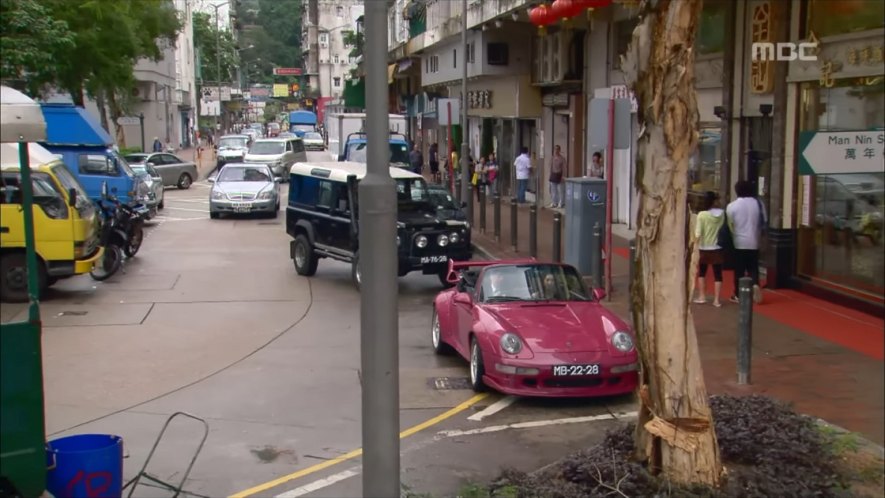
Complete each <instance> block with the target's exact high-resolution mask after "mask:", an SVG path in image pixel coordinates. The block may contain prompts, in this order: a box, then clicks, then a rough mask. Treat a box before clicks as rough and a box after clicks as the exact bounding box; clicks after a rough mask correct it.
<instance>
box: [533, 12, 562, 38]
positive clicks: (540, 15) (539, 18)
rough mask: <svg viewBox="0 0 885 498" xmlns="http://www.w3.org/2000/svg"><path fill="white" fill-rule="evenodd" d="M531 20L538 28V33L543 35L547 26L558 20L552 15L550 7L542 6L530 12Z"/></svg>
mask: <svg viewBox="0 0 885 498" xmlns="http://www.w3.org/2000/svg"><path fill="white" fill-rule="evenodd" d="M529 20H530V21H531V22H532V24H534V25H535V26H537V27H538V31H539V32H540V33H541V34H542V35H543V34H544V32H545V30H546V28H547V26H549V25H551V24H553V23H555V22H556V18H555V17H553V16H552V15H551V13H550V7H548V6H546V5H540V6H538V7H535V8H534V9H532V10H531V11H529Z"/></svg>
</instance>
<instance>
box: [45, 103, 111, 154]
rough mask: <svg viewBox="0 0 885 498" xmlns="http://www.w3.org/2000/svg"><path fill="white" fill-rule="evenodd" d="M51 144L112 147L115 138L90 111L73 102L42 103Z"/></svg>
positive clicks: (48, 139) (47, 139) (47, 138)
mask: <svg viewBox="0 0 885 498" xmlns="http://www.w3.org/2000/svg"><path fill="white" fill-rule="evenodd" d="M40 108H41V109H42V110H43V117H44V118H45V119H46V135H47V137H46V142H45V143H47V144H50V145H80V146H83V145H92V146H104V147H111V146H113V144H114V139H113V138H111V136H110V135H109V134H108V132H106V131H105V129H104V128H102V127H101V123H100V122H99V121H98V120H97V119H95V118H94V117H93V116H92V115H91V114H89V112H88V111H87V110H86V109H84V108H82V107H77V106H75V105H73V104H41V105H40Z"/></svg>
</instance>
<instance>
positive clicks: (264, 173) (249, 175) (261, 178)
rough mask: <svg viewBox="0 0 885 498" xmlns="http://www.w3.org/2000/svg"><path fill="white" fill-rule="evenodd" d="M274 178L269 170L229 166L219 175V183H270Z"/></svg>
mask: <svg viewBox="0 0 885 498" xmlns="http://www.w3.org/2000/svg"><path fill="white" fill-rule="evenodd" d="M271 178H272V176H271V175H270V172H269V171H268V170H267V168H253V167H248V166H228V167H226V168H224V169H223V170H221V174H219V175H218V180H216V181H217V182H218V183H223V182H270V181H271Z"/></svg>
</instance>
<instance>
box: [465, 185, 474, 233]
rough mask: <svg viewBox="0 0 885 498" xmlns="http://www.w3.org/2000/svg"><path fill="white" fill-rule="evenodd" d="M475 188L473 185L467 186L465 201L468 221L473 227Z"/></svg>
mask: <svg viewBox="0 0 885 498" xmlns="http://www.w3.org/2000/svg"><path fill="white" fill-rule="evenodd" d="M474 188H476V187H474V186H473V184H472V183H468V184H467V199H464V200H465V201H467V221H468V222H469V223H470V225H471V226H473V196H474V195H475V194H474V193H473V189H474Z"/></svg>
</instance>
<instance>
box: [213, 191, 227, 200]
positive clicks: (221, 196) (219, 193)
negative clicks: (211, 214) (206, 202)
mask: <svg viewBox="0 0 885 498" xmlns="http://www.w3.org/2000/svg"><path fill="white" fill-rule="evenodd" d="M212 198H213V199H215V200H223V199H224V192H222V191H220V190H213V191H212Z"/></svg>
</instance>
